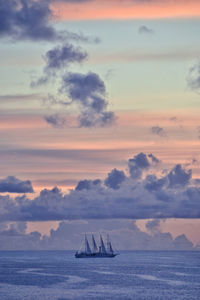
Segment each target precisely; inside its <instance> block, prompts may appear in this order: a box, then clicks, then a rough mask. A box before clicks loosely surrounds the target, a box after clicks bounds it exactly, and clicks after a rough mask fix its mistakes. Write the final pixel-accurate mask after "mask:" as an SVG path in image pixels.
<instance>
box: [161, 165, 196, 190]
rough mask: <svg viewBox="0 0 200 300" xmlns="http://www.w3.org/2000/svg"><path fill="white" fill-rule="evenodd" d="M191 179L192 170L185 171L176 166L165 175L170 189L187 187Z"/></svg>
mask: <svg viewBox="0 0 200 300" xmlns="http://www.w3.org/2000/svg"><path fill="white" fill-rule="evenodd" d="M191 177H192V170H185V169H183V167H182V166H181V165H180V164H178V165H176V166H175V167H174V168H173V169H172V170H171V171H170V172H169V174H168V175H167V178H168V179H169V185H170V187H174V186H177V185H181V186H184V185H187V184H188V183H189V182H190V179H191Z"/></svg>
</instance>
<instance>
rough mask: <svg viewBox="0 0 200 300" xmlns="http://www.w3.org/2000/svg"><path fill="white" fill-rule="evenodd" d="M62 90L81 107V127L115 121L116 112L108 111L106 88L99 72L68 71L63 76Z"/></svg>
mask: <svg viewBox="0 0 200 300" xmlns="http://www.w3.org/2000/svg"><path fill="white" fill-rule="evenodd" d="M60 91H61V92H62V93H63V94H67V96H68V97H69V98H70V99H71V103H70V104H76V105H77V107H78V108H79V110H80V114H79V116H78V121H79V126H80V127H94V126H97V127H103V126H108V125H111V124H112V123H113V122H114V121H115V115H114V113H113V112H111V111H107V106H108V102H107V101H106V99H105V95H106V88H105V84H104V82H103V80H102V79H101V78H100V77H99V75H98V74H96V73H93V72H89V73H87V74H86V75H85V74H80V73H67V74H65V75H64V76H63V78H62V87H61V90H60ZM68 104H69V103H68Z"/></svg>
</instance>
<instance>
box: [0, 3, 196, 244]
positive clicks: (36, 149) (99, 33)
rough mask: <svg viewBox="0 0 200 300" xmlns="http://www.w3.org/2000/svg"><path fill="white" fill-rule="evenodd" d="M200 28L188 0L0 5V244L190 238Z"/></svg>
mask: <svg viewBox="0 0 200 300" xmlns="http://www.w3.org/2000/svg"><path fill="white" fill-rule="evenodd" d="M199 29H200V3H199V1H197V0H163V1H161V0H110V1H108V0H71V1H70V0H60V1H59V0H23V1H22V0H0V43H1V45H0V49H1V50H0V53H1V55H0V66H1V68H0V78H1V80H0V114H1V117H0V143H1V147H0V164H1V168H0V169H1V173H0V193H1V194H0V221H1V223H0V240H1V235H2V236H3V239H6V238H5V237H6V236H9V232H10V230H11V229H12V230H13V234H14V233H16V234H18V233H19V231H20V230H22V229H20V228H22V227H23V230H22V231H20V233H21V234H23V235H24V236H25V235H26V236H29V235H30V233H31V232H32V231H37V232H39V233H40V234H42V235H43V234H47V235H49V232H50V230H51V229H54V230H55V231H56V230H58V229H59V228H61V227H62V226H64V225H63V224H64V223H62V222H66V223H65V225H66V224H68V223H67V222H69V223H70V222H72V223H70V224H74V227H73V226H72V225H70V226H71V227H73V228H74V229H73V228H72V229H71V232H73V234H81V233H80V232H81V231H80V228H79V227H81V226H78V225H77V224H82V223H80V222H83V223H84V222H89V224H90V222H92V224H93V222H94V220H96V224H98V225H96V227H95V228H96V229H95V230H96V232H97V231H99V230H103V231H111V232H112V231H113V235H115V234H116V232H117V234H116V235H117V236H118V235H119V236H120V230H121V235H122V234H124V228H126V226H129V224H130V222H133V223H134V222H135V221H136V223H134V224H137V230H141V231H144V232H147V233H148V234H149V235H150V236H152V235H155V234H156V233H157V234H158V233H159V234H160V235H162V233H167V232H170V234H171V235H172V237H173V238H176V237H177V235H181V234H185V235H186V237H187V239H189V240H190V241H192V242H193V244H194V245H195V246H196V245H197V244H200V231H199V226H200V219H199V218H200V152H199V148H200V117H199V115H200V39H199V38H198V37H199ZM55 187H57V188H58V189H54V188H55ZM105 219H106V222H108V223H106V224H108V225H107V227H106V225H105V224H104V225H102V224H103V222H104V220H105ZM157 219H158V220H159V222H157V223H156V221H155V220H157ZM90 220H91V221H90ZM150 220H151V221H150ZM60 222H61V223H60ZM148 222H151V223H148ZM20 224H21V225H23V226H21V227H20ZM84 224H85V223H84ZM113 224H114V225H113ZM116 224H118V225H116ZM147 224H152V227H151V230H150V229H149V228H150V227H148V226H146V225H147ZM59 226H60V227H59ZM66 226H67V225H66ZM120 226H121V227H120ZM135 226H136V225H135ZM153 226H154V227H153ZM71 227H70V228H71ZM62 228H63V227H62ZM76 228H77V229H76ZM134 228H136V227H134ZM152 228H153V229H152ZM76 230H77V231H76ZM87 230H89V229H88V228H87ZM148 230H149V231H148ZM91 231H92V228H91ZM1 232H2V234H1ZM56 232H57V231H56ZM68 234H69V235H70V233H68ZM111 235H112V233H111ZM40 239H41V237H40ZM69 240H70V236H69ZM69 245H70V246H69V247H73V245H74V244H73V243H72V242H71V244H70V243H69ZM119 247H120V243H119ZM138 247H139V246H138ZM8 248H11V246H10V244H9V242H8Z"/></svg>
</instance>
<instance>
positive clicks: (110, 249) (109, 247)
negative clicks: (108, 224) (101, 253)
mask: <svg viewBox="0 0 200 300" xmlns="http://www.w3.org/2000/svg"><path fill="white" fill-rule="evenodd" d="M107 251H108V253H113V252H114V251H113V248H112V245H111V241H110V238H109V235H108V234H107Z"/></svg>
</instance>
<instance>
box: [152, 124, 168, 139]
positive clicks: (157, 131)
mask: <svg viewBox="0 0 200 300" xmlns="http://www.w3.org/2000/svg"><path fill="white" fill-rule="evenodd" d="M151 132H152V133H153V134H156V135H158V136H161V137H166V136H167V134H166V131H165V129H164V128H162V127H160V126H153V127H152V128H151Z"/></svg>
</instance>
